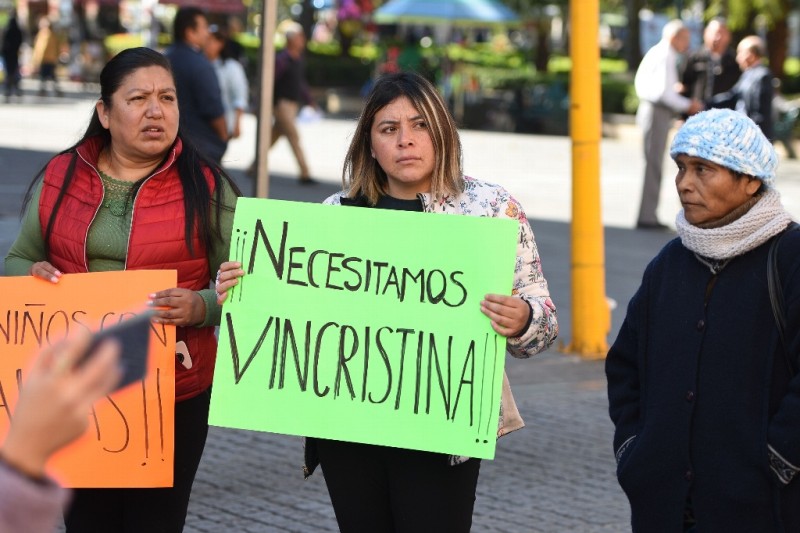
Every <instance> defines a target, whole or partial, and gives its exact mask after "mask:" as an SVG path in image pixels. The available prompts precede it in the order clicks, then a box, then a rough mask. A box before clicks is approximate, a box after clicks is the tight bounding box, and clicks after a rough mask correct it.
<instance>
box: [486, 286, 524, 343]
mask: <svg viewBox="0 0 800 533" xmlns="http://www.w3.org/2000/svg"><path fill="white" fill-rule="evenodd" d="M481 312H482V313H483V314H484V315H486V316H488V317H489V318H490V319H491V321H492V328H493V329H494V330H495V331H496V332H497V333H498V334H500V335H502V336H503V337H516V336H519V335H520V334H522V333H524V332H523V331H522V328H524V327H525V326H526V325H527V324H528V321H529V320H530V315H531V306H529V305H528V303H527V302H526V301H525V300H523V299H522V298H517V297H515V296H503V295H501V294H487V295H486V297H485V298H484V299H483V301H482V302H481Z"/></svg>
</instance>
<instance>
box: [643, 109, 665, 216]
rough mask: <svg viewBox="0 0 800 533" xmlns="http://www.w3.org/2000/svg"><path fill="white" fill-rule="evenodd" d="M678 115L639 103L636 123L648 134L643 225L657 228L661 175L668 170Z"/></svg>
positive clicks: (645, 150) (645, 156) (645, 145)
mask: <svg viewBox="0 0 800 533" xmlns="http://www.w3.org/2000/svg"><path fill="white" fill-rule="evenodd" d="M673 116H674V113H673V111H672V110H671V109H669V108H668V107H665V106H662V105H657V104H652V103H650V102H645V101H641V102H639V109H638V110H637V111H636V123H637V124H638V125H639V127H640V128H642V133H643V134H644V160H645V166H644V185H643V186H642V202H641V204H640V206H639V219H638V221H637V222H638V223H639V224H656V223H658V217H657V216H656V211H657V210H658V197H659V193H660V192H661V174H662V170H663V168H664V150H665V149H666V147H667V136H668V135H669V130H670V128H671V127H672V119H673Z"/></svg>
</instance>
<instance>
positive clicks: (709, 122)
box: [669, 109, 778, 187]
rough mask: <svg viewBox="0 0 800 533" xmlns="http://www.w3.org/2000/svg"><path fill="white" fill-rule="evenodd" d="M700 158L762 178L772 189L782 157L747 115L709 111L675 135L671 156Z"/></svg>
mask: <svg viewBox="0 0 800 533" xmlns="http://www.w3.org/2000/svg"><path fill="white" fill-rule="evenodd" d="M678 154H686V155H689V156H693V157H699V158H701V159H705V160H707V161H711V162H712V163H716V164H718V165H722V166H723V167H725V168H727V169H730V170H733V171H734V172H740V173H742V174H747V175H748V176H753V177H755V178H758V179H760V180H761V181H762V182H763V183H764V184H765V185H767V186H768V187H772V185H773V184H774V182H775V170H776V169H777V167H778V155H777V154H776V153H775V149H774V148H773V147H772V143H771V142H769V139H767V138H766V137H765V136H764V134H763V133H762V132H761V128H759V127H758V125H756V123H755V122H753V121H752V120H751V119H750V117H748V116H747V115H745V114H744V113H740V112H738V111H733V110H731V109H709V110H708V111H703V112H702V113H697V114H696V115H693V116H691V117H689V119H688V120H687V121H686V123H685V124H684V125H683V127H681V129H679V130H678V133H677V134H675V138H674V139H673V140H672V147H671V148H670V150H669V155H670V156H672V159H675V158H676V157H677V156H678Z"/></svg>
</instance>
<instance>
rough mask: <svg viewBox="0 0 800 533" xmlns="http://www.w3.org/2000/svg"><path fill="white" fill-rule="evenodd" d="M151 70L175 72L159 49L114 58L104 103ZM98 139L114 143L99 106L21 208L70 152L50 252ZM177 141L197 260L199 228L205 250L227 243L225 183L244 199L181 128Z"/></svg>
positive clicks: (105, 74) (103, 78)
mask: <svg viewBox="0 0 800 533" xmlns="http://www.w3.org/2000/svg"><path fill="white" fill-rule="evenodd" d="M147 67H161V68H163V69H164V70H166V71H167V72H169V73H170V76H171V75H172V69H171V68H170V64H169V60H168V59H167V58H166V57H165V56H163V55H162V54H160V53H158V52H156V51H155V50H151V49H150V48H144V47H139V48H129V49H127V50H123V51H122V52H120V53H119V54H117V55H116V56H114V58H113V59H111V60H110V61H109V62H108V63H107V64H106V66H105V67H103V70H102V72H101V73H100V100H102V102H103V104H104V105H105V107H106V109H111V107H112V97H113V96H114V93H116V92H117V90H119V88H120V86H122V84H123V83H124V82H125V79H126V78H127V77H128V76H130V75H131V74H133V73H134V72H135V71H137V70H139V69H141V68H147ZM94 137H100V138H101V139H102V140H103V146H109V145H110V144H111V143H112V138H111V132H110V131H109V130H107V129H106V128H104V127H103V125H102V123H101V122H100V117H99V115H98V113H97V108H95V109H94V110H93V111H92V118H91V119H90V120H89V126H87V128H86V131H85V132H84V133H83V136H82V137H81V138H80V140H79V141H78V142H77V143H75V144H74V145H72V146H70V147H69V148H67V149H66V150H64V151H62V152H59V153H58V154H56V155H55V156H54V157H53V158H51V159H50V161H48V162H47V164H45V166H44V167H42V169H41V170H39V172H38V173H37V174H36V176H35V178H34V180H33V182H32V183H31V184H30V185H29V186H28V190H27V192H26V194H25V200H24V202H23V206H22V212H23V213H24V212H25V209H26V208H27V206H28V204H29V203H30V201H31V197H32V195H33V191H34V190H35V188H36V186H37V184H38V183H39V181H40V180H42V179H44V172H45V170H46V169H47V167H48V166H49V164H50V162H52V161H53V159H55V158H56V157H59V156H61V155H64V154H71V156H72V158H71V160H70V163H69V166H68V167H67V172H66V175H65V177H64V183H63V184H62V186H61V190H60V191H59V192H58V196H57V197H56V202H55V205H54V206H53V212H52V213H51V215H50V218H49V219H48V221H47V225H46V227H45V231H44V242H45V249H46V250H49V242H50V237H51V236H52V232H53V226H54V224H55V220H56V217H57V215H58V210H59V208H60V207H61V203H62V201H63V199H64V196H65V194H66V192H67V190H68V189H69V187H70V184H71V183H72V179H73V177H74V174H75V164H76V162H77V159H78V153H77V148H78V146H80V145H81V144H83V143H84V142H86V141H87V140H88V139H90V138H94ZM177 139H180V140H181V142H182V143H183V149H182V150H181V153H180V155H179V156H178V159H177V160H176V161H175V165H176V166H177V169H178V175H179V176H180V180H181V185H182V187H183V206H184V210H185V213H186V216H185V222H186V224H185V231H184V233H185V240H186V245H187V247H188V249H189V252H190V253H191V254H192V255H193V256H194V254H195V250H194V245H193V243H192V235H193V232H194V228H195V227H197V229H198V236H199V238H200V241H201V242H202V243H203V245H204V248H205V249H206V250H208V249H210V247H211V245H212V244H213V240H214V239H218V240H224V237H223V235H222V230H221V228H220V222H219V221H220V214H221V210H222V209H228V208H227V207H225V206H223V205H222V184H223V180H224V181H227V182H228V184H229V185H230V186H231V188H232V189H233V190H234V192H235V193H236V195H237V196H241V192H240V191H239V188H238V187H237V186H236V184H235V183H233V181H232V180H231V179H230V177H229V176H228V175H227V174H226V173H225V172H224V171H223V170H222V169H221V168H220V167H219V166H218V165H217V164H216V163H214V162H213V161H211V160H210V159H207V158H206V157H204V156H203V155H202V154H201V153H200V152H198V151H197V149H196V148H195V147H194V145H193V144H192V143H191V142H189V141H188V140H186V139H185V138H184V137H183V136H182V135H181V132H180V130H178V136H177ZM177 139H176V142H177ZM173 146H174V144H173ZM169 153H170V150H168V151H167V153H166V154H165V156H164V159H163V160H162V161H161V163H159V165H158V167H161V166H162V165H163V164H164V163H166V161H167V158H168V157H169ZM158 167H156V168H158ZM204 169H209V170H210V171H211V174H212V175H213V177H214V194H213V198H212V195H211V190H210V189H209V187H208V182H207V181H206V179H205V174H204V173H203V170H204ZM146 179H147V178H146V177H145V178H142V179H140V180H139V181H137V182H136V183H135V184H134V187H133V189H132V191H131V195H132V197H134V198H135V197H136V194H137V192H138V191H139V188H140V187H141V186H142V184H143V183H144V182H145V180H146ZM211 205H213V206H214V208H215V210H216V219H217V223H216V225H215V226H214V227H212V224H211V217H210V206H211ZM48 255H49V254H48Z"/></svg>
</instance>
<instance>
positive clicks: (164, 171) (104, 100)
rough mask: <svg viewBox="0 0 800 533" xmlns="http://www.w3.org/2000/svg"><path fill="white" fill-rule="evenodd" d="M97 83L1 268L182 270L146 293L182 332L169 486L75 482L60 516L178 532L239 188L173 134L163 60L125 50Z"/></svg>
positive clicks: (159, 316)
mask: <svg viewBox="0 0 800 533" xmlns="http://www.w3.org/2000/svg"><path fill="white" fill-rule="evenodd" d="M100 84H101V95H100V99H99V100H98V101H97V103H96V105H95V110H94V113H93V115H92V119H91V122H90V124H89V126H88V128H87V130H86V132H85V133H84V135H83V137H82V138H81V140H80V141H78V143H77V144H75V145H74V146H72V147H70V148H68V149H67V150H65V151H63V152H61V153H60V154H58V155H56V156H55V157H53V158H52V159H51V160H50V161H49V163H48V164H47V165H46V167H45V169H44V170H43V172H42V173H40V175H39V176H37V179H36V180H34V182H33V183H32V185H31V187H30V189H29V192H28V195H27V197H26V211H25V215H24V219H23V223H22V229H21V231H20V234H19V236H18V237H17V239H16V241H15V242H14V244H13V246H12V248H11V250H10V251H9V255H8V257H6V260H5V269H6V273H7V274H9V275H33V276H36V277H38V278H42V279H45V280H49V281H51V282H52V283H58V281H59V278H60V276H61V275H62V273H79V272H99V271H109V270H134V269H174V270H177V272H178V286H177V287H175V288H172V289H168V290H163V291H160V292H157V293H155V294H152V295H150V299H151V303H152V305H153V307H154V308H157V309H158V311H156V315H155V318H154V321H156V322H159V323H163V324H169V325H174V326H176V327H177V329H176V340H177V346H176V360H175V367H176V370H175V375H176V377H175V392H176V398H175V400H176V404H175V473H174V486H173V487H172V488H158V489H80V490H77V491H76V493H75V498H74V501H73V505H72V507H71V508H70V510H69V513H68V514H67V515H66V519H65V522H66V525H67V531H68V532H69V533H81V532H89V531H91V532H96V531H103V532H104V533H114V532H123V531H125V532H144V531H147V532H170V533H171V532H180V531H181V530H182V529H183V524H184V521H185V518H186V509H187V506H188V502H189V494H190V492H191V488H192V483H193V481H194V476H195V472H196V471H197V466H198V464H199V462H200V457H201V455H202V452H203V448H204V446H205V440H206V435H207V433H208V405H209V398H210V390H209V389H210V386H211V380H212V377H213V373H214V360H215V356H216V339H215V337H214V326H215V325H216V324H218V323H219V316H220V307H219V305H218V304H217V303H216V298H215V295H214V290H213V289H210V288H209V283H210V281H211V278H212V274H211V273H212V272H214V273H216V271H217V270H218V268H219V265H220V263H222V262H223V261H225V259H226V258H227V257H228V249H229V244H230V232H231V226H232V223H233V208H234V206H235V203H236V197H237V196H238V195H239V192H238V189H237V188H236V186H235V185H234V184H233V183H232V182H231V181H230V179H229V178H228V177H227V176H226V175H225V174H224V173H223V172H222V170H221V169H220V168H219V167H218V166H216V165H215V164H214V163H212V162H211V161H210V160H209V159H207V158H206V157H204V156H203V155H202V154H201V153H199V152H198V151H197V150H196V149H195V148H194V147H193V146H192V145H191V144H190V143H189V142H187V140H186V139H185V138H184V137H183V136H182V135H181V133H180V132H179V131H178V119H179V113H178V95H177V91H176V89H175V82H174V79H173V76H172V72H171V70H170V65H169V62H168V60H167V59H166V58H165V57H164V56H162V55H161V54H159V53H158V52H155V51H153V50H150V49H147V48H133V49H129V50H125V51H123V52H121V53H120V54H118V55H117V56H116V57H114V58H113V59H112V60H111V61H109V63H108V64H107V65H106V66H105V68H104V69H103V71H102V73H101V74H100ZM109 297H113V292H112V293H110V294H109Z"/></svg>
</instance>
